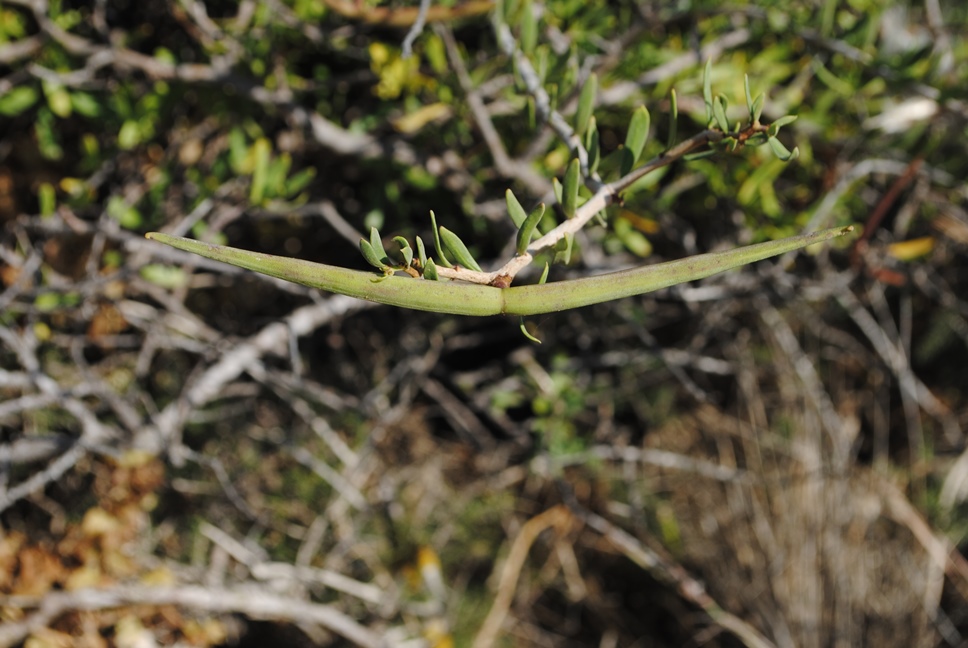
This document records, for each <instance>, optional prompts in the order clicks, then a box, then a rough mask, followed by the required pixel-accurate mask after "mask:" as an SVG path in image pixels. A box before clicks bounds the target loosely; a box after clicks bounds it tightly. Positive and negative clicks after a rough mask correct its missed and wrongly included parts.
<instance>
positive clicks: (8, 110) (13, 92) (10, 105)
mask: <svg viewBox="0 0 968 648" xmlns="http://www.w3.org/2000/svg"><path fill="white" fill-rule="evenodd" d="M36 101H37V91H36V90H34V89H33V88H32V87H30V86H15V87H13V88H11V89H10V91H9V92H6V93H4V94H3V95H0V115H4V116H6V117H14V116H16V115H19V114H20V113H22V112H23V111H25V110H27V109H28V108H30V107H31V106H33V105H34V103H36Z"/></svg>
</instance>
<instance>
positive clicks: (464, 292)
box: [146, 226, 854, 315]
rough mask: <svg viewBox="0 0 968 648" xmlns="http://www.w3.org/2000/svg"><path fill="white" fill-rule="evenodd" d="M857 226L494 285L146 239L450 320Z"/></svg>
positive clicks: (667, 273)
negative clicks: (574, 275) (565, 277)
mask: <svg viewBox="0 0 968 648" xmlns="http://www.w3.org/2000/svg"><path fill="white" fill-rule="evenodd" d="M853 229H854V228H853V227H849V226H848V227H835V228H832V229H828V230H823V231H821V232H815V233H813V234H800V235H798V236H791V237H789V238H785V239H780V240H777V241H767V242H766V243H757V244H756V245H748V246H745V247H741V248H736V249H733V250H727V251H725V252H712V253H709V254H699V255H696V256H691V257H687V258H685V259H679V260H677V261H667V262H665V263H657V264H654V265H648V266H643V267H640V268H632V269H630V270H622V271H619V272H612V273H609V274H604V275H597V276H593V277H584V278H581V279H572V280H569V281H558V282H554V283H546V284H540V285H531V286H511V287H509V288H497V287H495V286H482V285H479V284H465V283H457V282H451V281H429V280H425V279H414V278H412V277H399V276H390V277H382V276H381V275H379V274H377V273H370V272H360V271H358V270H349V269H347V268H340V267H337V266H330V265H325V264H322V263H312V262H310V261H303V260H301V259H291V258H288V257H280V256H274V255H271V254H262V253H260V252H250V251H248V250H240V249H237V248H232V247H226V246H223V245H213V244H211V243H203V242H201V241H195V240H192V239H187V238H182V237H180V236H171V235H169V234H161V233H159V232H150V233H148V234H146V236H147V238H149V239H151V240H153V241H158V242H159V243H164V244H166V245H170V246H172V247H174V248H178V249H179V250H184V251H186V252H192V253H194V254H198V255H200V256H203V257H206V258H208V259H212V260H215V261H221V262H223V263H228V264H231V265H234V266H238V267H240V268H245V269H247V270H254V271H255V272H260V273H262V274H266V275H269V276H272V277H276V278H278V279H283V280H286V281H292V282H294V283H298V284H302V285H304V286H310V287H312V288H319V289H320V290H326V291H328V292H334V293H338V294H341V295H348V296H350V297H357V298H359V299H367V300H369V301H374V302H378V303H381V304H389V305H391V306H400V307H403V308H413V309H416V310H425V311H432V312H435V313H447V314H452V315H499V314H502V313H506V314H509V315H540V314H543V313H552V312H555V311H561V310H567V309H569V308H579V307H581V306H588V305H591V304H598V303H601V302H605V301H611V300H613V299H621V298H623V297H631V296H633V295H641V294H643V293H647V292H651V291H653V290H659V289H660V288H666V287H668V286H673V285H675V284H679V283H685V282H687V281H695V280H697V279H702V278H704V277H708V276H710V275H714V274H717V273H720V272H724V271H726V270H730V269H733V268H736V267H739V266H742V265H746V264H748V263H753V262H755V261H761V260H763V259H767V258H769V257H773V256H777V255H780V254H784V253H786V252H791V251H793V250H797V249H800V248H803V247H806V246H808V245H813V244H814V243H821V242H823V241H827V240H830V239H832V238H835V237H837V236H843V235H845V234H847V233H849V232H851V231H853Z"/></svg>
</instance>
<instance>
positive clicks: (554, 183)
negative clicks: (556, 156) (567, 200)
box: [551, 178, 563, 205]
mask: <svg viewBox="0 0 968 648" xmlns="http://www.w3.org/2000/svg"><path fill="white" fill-rule="evenodd" d="M551 190H552V191H553V192H554V194H555V201H557V203H558V204H559V205H560V204H561V200H562V195H563V193H562V189H561V182H559V181H558V178H552V179H551Z"/></svg>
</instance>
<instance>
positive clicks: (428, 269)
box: [423, 259, 440, 281]
mask: <svg viewBox="0 0 968 648" xmlns="http://www.w3.org/2000/svg"><path fill="white" fill-rule="evenodd" d="M423 278H424V279H429V280H431V281H437V280H438V279H440V276H439V275H438V274H437V266H436V265H434V260H433V259H427V264H426V265H425V266H424V271H423Z"/></svg>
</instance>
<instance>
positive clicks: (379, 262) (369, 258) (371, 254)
mask: <svg viewBox="0 0 968 648" xmlns="http://www.w3.org/2000/svg"><path fill="white" fill-rule="evenodd" d="M360 252H362V253H363V258H364V259H366V262H367V263H369V264H370V265H371V266H373V267H374V268H377V269H379V270H383V269H385V268H386V267H387V264H386V263H384V261H383V259H384V257H383V256H381V255H380V254H379V253H378V252H377V251H376V250H374V249H373V246H372V245H370V243H369V242H368V241H367V240H366V239H360Z"/></svg>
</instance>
